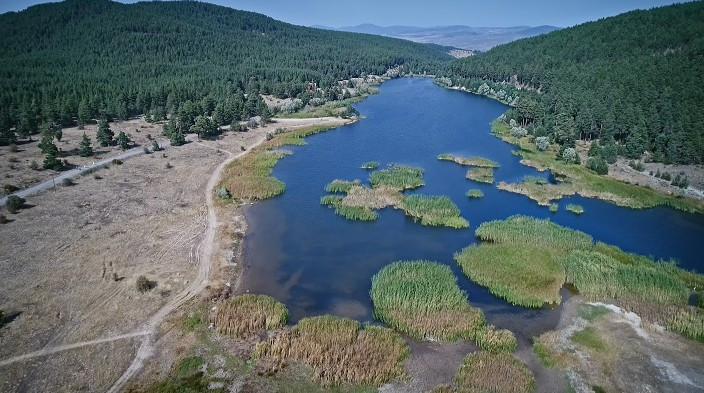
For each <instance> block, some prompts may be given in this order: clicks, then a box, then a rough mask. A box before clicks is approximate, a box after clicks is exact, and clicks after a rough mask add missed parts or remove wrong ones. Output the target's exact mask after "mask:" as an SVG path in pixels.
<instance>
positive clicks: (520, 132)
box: [511, 127, 528, 138]
mask: <svg viewBox="0 0 704 393" xmlns="http://www.w3.org/2000/svg"><path fill="white" fill-rule="evenodd" d="M511 135H512V136H514V137H516V138H523V137H524V136H526V135H528V131H527V130H526V129H525V128H523V127H513V128H511Z"/></svg>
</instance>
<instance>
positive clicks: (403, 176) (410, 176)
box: [369, 165, 425, 191]
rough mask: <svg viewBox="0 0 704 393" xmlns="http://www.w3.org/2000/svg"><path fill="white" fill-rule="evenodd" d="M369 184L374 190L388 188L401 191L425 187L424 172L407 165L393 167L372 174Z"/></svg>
mask: <svg viewBox="0 0 704 393" xmlns="http://www.w3.org/2000/svg"><path fill="white" fill-rule="evenodd" d="M369 183H370V184H371V185H372V187H373V188H378V187H382V186H386V187H389V188H393V189H396V190H399V191H403V190H410V189H413V188H418V187H421V186H423V185H424V184H425V183H423V170H422V169H420V168H413V167H410V166H405V165H392V166H390V167H389V168H387V169H382V170H378V171H375V172H372V174H371V175H370V176H369Z"/></svg>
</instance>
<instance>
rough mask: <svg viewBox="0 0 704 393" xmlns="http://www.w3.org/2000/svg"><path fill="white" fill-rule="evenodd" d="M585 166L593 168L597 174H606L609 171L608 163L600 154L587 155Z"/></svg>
mask: <svg viewBox="0 0 704 393" xmlns="http://www.w3.org/2000/svg"><path fill="white" fill-rule="evenodd" d="M587 168H589V169H591V170H593V171H594V172H596V173H597V174H599V175H606V174H608V173H609V164H607V163H606V160H604V159H603V158H602V157H601V156H597V157H589V159H588V160H587Z"/></svg>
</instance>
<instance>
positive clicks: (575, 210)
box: [565, 203, 584, 214]
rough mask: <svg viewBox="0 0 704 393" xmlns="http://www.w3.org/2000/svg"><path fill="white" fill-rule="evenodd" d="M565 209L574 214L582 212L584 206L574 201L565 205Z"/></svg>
mask: <svg viewBox="0 0 704 393" xmlns="http://www.w3.org/2000/svg"><path fill="white" fill-rule="evenodd" d="M565 210H567V211H568V212H572V213H574V214H582V213H584V208H583V207H582V206H580V205H575V204H574V203H570V204H569V205H567V206H566V207H565Z"/></svg>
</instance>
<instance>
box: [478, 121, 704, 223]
mask: <svg viewBox="0 0 704 393" xmlns="http://www.w3.org/2000/svg"><path fill="white" fill-rule="evenodd" d="M491 130H492V133H493V134H494V135H496V136H498V137H500V138H501V139H503V140H505V141H506V142H509V143H512V144H515V145H517V146H518V147H519V149H518V150H516V151H515V152H514V153H515V154H517V155H519V156H520V157H521V158H522V159H521V163H522V164H524V165H527V166H530V167H533V168H536V169H538V170H540V171H544V170H550V171H551V172H552V173H554V174H556V175H559V176H560V177H561V178H562V179H563V180H564V181H563V182H562V183H560V184H559V185H558V187H560V191H559V192H560V193H564V194H565V195H574V194H579V195H581V196H583V197H586V198H598V199H601V200H604V201H607V202H611V203H614V204H616V205H619V206H625V207H630V208H634V209H646V208H650V207H655V206H659V205H667V206H671V207H674V208H675V209H679V210H683V211H687V212H692V213H704V203H702V202H700V201H697V200H695V199H692V198H687V197H680V196H677V195H666V194H663V193H661V192H658V191H655V190H652V189H647V188H645V187H640V186H636V185H633V184H627V183H624V182H621V181H619V180H616V179H613V178H609V177H607V176H601V175H598V174H596V173H594V172H593V171H591V170H589V169H588V168H586V167H583V166H580V165H572V164H566V163H564V162H562V161H558V160H557V159H556V156H557V153H558V151H557V150H556V148H555V147H554V146H553V147H551V148H549V149H547V150H545V151H540V150H539V149H538V148H537V147H536V146H535V144H534V143H533V142H532V141H531V137H524V138H516V137H513V136H511V128H510V127H509V125H508V124H506V123H504V122H502V121H500V120H497V121H494V122H493V123H492V125H491ZM562 189H564V191H562ZM508 191H511V190H508ZM568 192H569V193H568ZM556 199H559V198H556Z"/></svg>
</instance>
